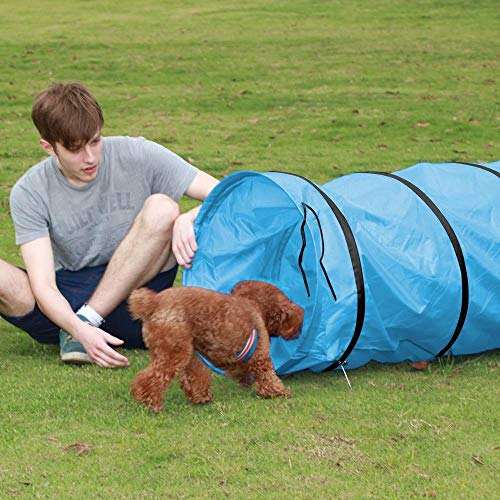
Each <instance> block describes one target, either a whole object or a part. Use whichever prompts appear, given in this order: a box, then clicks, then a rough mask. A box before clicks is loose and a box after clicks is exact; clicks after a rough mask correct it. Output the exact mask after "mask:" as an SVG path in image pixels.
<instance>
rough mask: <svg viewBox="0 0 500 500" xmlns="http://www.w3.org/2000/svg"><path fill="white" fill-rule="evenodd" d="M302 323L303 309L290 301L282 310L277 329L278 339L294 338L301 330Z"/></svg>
mask: <svg viewBox="0 0 500 500" xmlns="http://www.w3.org/2000/svg"><path fill="white" fill-rule="evenodd" d="M303 321H304V309H302V307H300V306H299V305H297V304H295V303H294V302H292V301H290V300H289V301H288V303H287V304H286V305H285V306H284V307H283V308H282V317H281V324H280V329H279V335H280V337H283V338H284V339H285V340H290V339H293V338H296V337H297V336H298V335H299V334H300V331H301V330H302V323H303Z"/></svg>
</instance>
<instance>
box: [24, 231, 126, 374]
mask: <svg viewBox="0 0 500 500" xmlns="http://www.w3.org/2000/svg"><path fill="white" fill-rule="evenodd" d="M21 255H22V257H23V260H24V264H25V266H26V271H27V272H28V277H29V280H30V284H31V290H32V292H33V295H34V297H35V300H36V301H37V303H38V307H40V309H41V310H42V311H43V313H44V314H45V315H46V316H47V317H48V318H50V319H51V320H52V321H53V322H54V323H55V324H56V325H57V326H59V327H60V328H62V329H63V330H65V331H67V332H68V333H69V334H70V335H71V336H72V337H73V338H74V339H75V340H76V341H78V342H80V343H81V344H82V345H83V347H84V348H85V350H86V351H87V353H88V355H89V356H90V358H91V359H92V361H94V363H97V364H98V365H100V366H105V367H116V366H127V365H128V364H129V362H128V360H127V358H126V357H125V356H122V355H121V354H119V353H117V352H116V351H114V350H113V349H112V348H111V347H109V345H108V343H110V344H113V345H121V344H122V343H123V341H122V340H120V339H118V338H116V337H113V336H112V335H110V334H109V333H107V332H105V331H103V330H101V329H99V328H95V327H93V326H91V325H89V324H87V323H85V322H84V321H82V320H80V319H79V318H78V316H77V315H76V314H75V313H74V312H73V310H72V309H71V307H70V305H69V303H68V301H67V300H66V299H65V298H64V296H63V295H62V294H61V292H60V291H59V289H58V288H57V285H56V280H55V271H54V258H53V254H52V247H51V244H50V239H49V237H45V238H39V239H36V240H33V241H30V242H28V243H24V244H22V245H21Z"/></svg>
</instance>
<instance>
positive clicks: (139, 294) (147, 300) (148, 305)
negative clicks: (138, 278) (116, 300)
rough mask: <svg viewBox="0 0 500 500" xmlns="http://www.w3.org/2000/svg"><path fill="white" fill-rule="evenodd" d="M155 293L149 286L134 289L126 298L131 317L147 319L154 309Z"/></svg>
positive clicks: (155, 302)
mask: <svg viewBox="0 0 500 500" xmlns="http://www.w3.org/2000/svg"><path fill="white" fill-rule="evenodd" d="M157 295H158V294H157V293H155V292H153V290H150V289H149V288H139V289H138V290H134V291H133V292H132V293H131V294H130V297H129V298H128V309H129V311H130V314H131V315H132V318H134V319H142V320H144V319H147V318H148V317H149V316H151V314H153V312H154V311H155V309H156V305H157V303H158V301H157V298H156V297H157Z"/></svg>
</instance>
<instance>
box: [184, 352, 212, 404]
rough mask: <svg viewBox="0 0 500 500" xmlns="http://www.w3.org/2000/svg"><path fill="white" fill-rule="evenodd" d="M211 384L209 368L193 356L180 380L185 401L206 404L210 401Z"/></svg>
mask: <svg viewBox="0 0 500 500" xmlns="http://www.w3.org/2000/svg"><path fill="white" fill-rule="evenodd" d="M211 384H212V374H211V373H210V368H208V366H206V365H205V363H203V361H201V359H200V358H199V357H198V356H197V355H196V354H193V355H192V356H191V360H190V362H189V364H188V365H187V366H186V368H184V373H183V374H182V376H181V378H180V386H181V388H182V390H183V391H184V394H185V395H186V398H187V400H188V401H191V403H208V402H210V401H212V398H213V395H212V393H211V392H210V386H211Z"/></svg>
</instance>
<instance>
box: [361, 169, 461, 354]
mask: <svg viewBox="0 0 500 500" xmlns="http://www.w3.org/2000/svg"><path fill="white" fill-rule="evenodd" d="M363 173H367V174H374V175H384V176H386V177H390V178H391V179H395V180H397V181H399V182H401V183H403V184H404V185H405V186H406V187H408V188H410V189H411V190H412V191H413V192H414V193H415V194H416V195H417V196H418V197H419V198H420V199H421V200H422V201H423V202H424V203H425V204H426V205H427V206H428V207H429V208H430V209H431V211H432V212H433V213H434V215H435V216H436V217H437V218H438V220H439V222H440V223H441V225H442V226H443V228H444V230H445V231H446V234H447V235H448V238H450V242H451V245H452V246H453V250H454V251H455V255H456V257H457V261H458V266H459V268H460V276H461V279H462V305H461V308H460V314H459V316H458V321H457V325H456V327H455V331H454V332H453V335H452V337H451V339H450V340H449V342H448V343H447V344H446V346H445V347H443V349H441V350H440V351H439V352H438V354H436V357H437V358H439V357H440V356H443V355H444V354H445V353H446V352H448V351H449V350H450V348H451V346H452V345H453V344H454V343H455V342H456V340H457V339H458V336H459V335H460V332H461V331H462V327H463V326H464V323H465V317H466V316H467V310H468V308H469V280H468V278H467V267H466V265H465V258H464V254H463V252H462V247H461V246H460V242H459V241H458V238H457V235H456V234H455V231H453V228H452V227H451V225H450V223H449V222H448V221H447V220H446V217H445V216H444V215H443V213H442V212H441V210H439V208H438V207H437V206H436V204H435V203H434V202H433V201H432V200H431V199H430V198H429V197H428V196H427V195H426V194H425V193H424V192H423V191H422V190H421V189H419V188H418V187H417V186H415V185H414V184H412V183H411V182H410V181H407V180H406V179H404V178H402V177H399V176H397V175H394V174H390V173H387V172H363Z"/></svg>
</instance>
